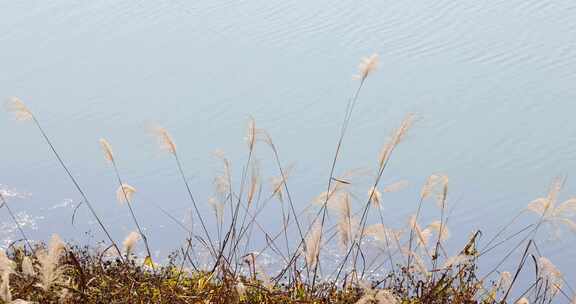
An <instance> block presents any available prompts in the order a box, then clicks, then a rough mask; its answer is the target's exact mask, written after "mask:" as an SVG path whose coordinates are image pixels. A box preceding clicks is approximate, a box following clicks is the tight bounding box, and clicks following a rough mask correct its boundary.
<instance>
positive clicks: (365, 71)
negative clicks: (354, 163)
mask: <svg viewBox="0 0 576 304" xmlns="http://www.w3.org/2000/svg"><path fill="white" fill-rule="evenodd" d="M377 66H378V55H376V54H374V55H372V56H370V57H368V58H364V59H362V61H361V63H360V65H359V72H360V75H358V78H359V79H360V83H359V84H358V87H357V88H356V91H354V94H353V95H352V98H350V99H349V100H348V103H347V105H346V111H345V113H344V120H343V122H342V127H341V129H340V136H339V138H338V142H337V144H336V150H335V152H334V157H333V158H332V165H331V167H330V177H329V178H328V185H327V187H326V193H330V189H331V188H332V181H333V178H334V172H335V170H336V162H337V161H338V158H339V156H340V149H341V148H342V143H343V142H344V136H345V135H346V131H347V130H348V126H349V125H350V122H351V121H352V113H353V112H354V108H355V107H356V103H357V102H358V96H359V95H360V91H361V90H362V87H363V86H364V82H365V81H366V78H367V77H368V75H369V74H371V73H372V72H373V71H374V70H376V67H377ZM328 199H329V196H328V195H327V196H326V201H325V202H324V204H323V205H322V207H321V208H320V210H319V212H318V213H317V214H316V216H315V218H314V220H313V221H312V225H314V223H316V219H317V218H318V217H319V216H320V214H321V215H322V217H321V220H320V237H322V229H323V228H324V222H325V220H326V210H327V204H328ZM368 204H370V202H368ZM362 220H363V218H362V219H361V220H360V224H361V225H362ZM364 228H365V227H364V226H362V229H364ZM310 229H312V226H310V227H309V229H308V230H309V231H310ZM362 233H363V232H361V233H360V239H362ZM304 250H306V248H304ZM348 256H349V254H346V259H347V258H348ZM345 263H346V261H344V262H343V263H342V267H344V264H345ZM317 274H318V265H317V264H316V265H315V266H314V271H313V277H312V287H314V285H315V283H316V276H317ZM338 274H340V271H339V272H338Z"/></svg>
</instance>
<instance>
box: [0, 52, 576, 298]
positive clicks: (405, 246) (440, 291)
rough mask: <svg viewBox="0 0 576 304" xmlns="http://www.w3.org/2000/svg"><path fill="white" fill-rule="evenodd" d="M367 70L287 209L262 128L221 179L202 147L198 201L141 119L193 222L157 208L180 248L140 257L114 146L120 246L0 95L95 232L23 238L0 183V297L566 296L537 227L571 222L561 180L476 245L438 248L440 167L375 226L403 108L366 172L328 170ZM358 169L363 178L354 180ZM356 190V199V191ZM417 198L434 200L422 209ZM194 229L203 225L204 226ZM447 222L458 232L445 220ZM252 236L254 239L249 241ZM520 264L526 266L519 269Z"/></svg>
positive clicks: (19, 109)
mask: <svg viewBox="0 0 576 304" xmlns="http://www.w3.org/2000/svg"><path fill="white" fill-rule="evenodd" d="M377 66H378V55H372V56H370V57H367V58H365V59H363V60H362V62H361V64H360V66H359V75H358V79H359V80H360V81H359V83H358V86H357V88H356V90H355V91H354V94H353V95H352V97H351V98H350V99H349V101H348V104H347V107H346V112H345V116H344V120H343V122H342V127H341V129H340V134H339V137H338V142H337V144H336V148H335V151H334V155H333V157H332V159H331V167H330V174H329V176H328V179H327V181H326V188H323V189H321V193H320V195H319V196H318V197H316V198H315V199H314V200H313V201H312V202H311V203H310V204H308V205H307V206H305V207H304V208H302V209H301V210H297V207H301V206H297V205H296V204H295V203H294V200H293V196H292V189H291V187H290V186H289V182H290V179H289V176H291V174H290V173H291V172H292V167H290V166H285V164H284V163H283V162H282V160H281V158H280V152H279V149H278V147H277V146H276V145H275V143H274V142H273V140H272V136H271V135H270V134H269V133H268V132H266V131H265V130H263V129H260V128H258V127H257V126H256V121H255V120H254V119H253V118H250V119H249V121H248V132H247V135H246V137H245V140H246V143H247V157H246V158H245V163H243V164H241V166H240V167H241V171H239V172H238V174H234V175H233V174H232V163H231V161H230V160H229V159H228V158H226V157H225V156H224V154H223V153H222V152H218V153H216V154H215V155H216V157H217V158H218V160H219V161H221V162H222V164H223V170H222V172H220V174H218V175H217V177H216V178H215V179H214V190H213V196H211V197H210V198H206V199H203V200H202V201H199V200H197V199H196V196H195V194H194V190H195V189H194V185H193V184H192V183H191V182H190V181H189V180H188V179H187V178H186V174H185V172H184V165H183V163H182V162H181V159H180V157H179V152H180V151H178V150H177V149H176V144H175V143H174V140H173V137H172V136H171V135H170V133H168V131H167V130H166V129H164V128H162V127H159V126H154V127H151V128H150V131H151V133H152V134H153V135H154V136H155V137H156V139H157V140H158V142H159V144H160V148H161V149H163V150H165V151H167V152H168V153H167V154H168V155H169V156H170V157H171V158H173V160H174V164H175V167H176V168H175V169H177V171H178V173H179V177H178V178H180V179H181V181H182V184H183V187H185V190H186V194H187V197H186V199H187V200H189V201H190V203H191V206H192V207H193V213H192V212H191V215H190V216H191V221H192V222H194V223H198V224H199V225H200V227H201V228H202V229H198V230H197V229H193V228H194V227H187V226H186V225H184V224H183V223H181V222H180V221H179V220H177V219H176V218H175V217H174V216H172V215H171V214H170V213H168V212H167V211H165V210H164V209H162V208H160V207H158V208H159V209H160V210H161V211H162V212H163V213H164V214H165V215H166V216H167V217H168V218H169V219H171V220H172V221H173V222H174V223H175V224H176V225H178V226H179V227H181V228H182V229H183V230H184V231H185V233H186V234H185V235H183V242H182V246H181V247H180V248H178V249H177V250H176V251H175V252H174V253H173V254H171V255H170V256H169V257H168V259H167V260H166V261H164V262H162V263H159V261H156V262H155V261H152V254H151V249H150V244H149V241H148V238H147V236H146V234H145V233H144V231H146V230H145V229H144V227H145V226H143V224H141V223H142V221H141V219H139V218H138V217H137V214H136V210H135V209H134V207H133V201H134V199H135V193H136V188H135V187H133V186H131V185H129V184H128V183H126V182H125V181H124V179H123V178H122V175H121V174H120V172H121V171H120V169H119V160H120V158H119V156H120V154H115V153H114V152H113V149H112V145H111V144H110V143H109V142H108V141H107V140H106V139H100V141H99V143H100V146H101V148H102V150H103V153H104V159H105V160H106V162H107V163H108V164H109V165H110V166H111V168H112V169H113V174H114V175H113V177H114V179H115V180H116V181H117V189H116V191H115V196H116V200H118V201H119V202H120V203H121V205H122V207H126V208H127V209H128V211H129V214H130V217H131V219H132V222H133V224H134V227H135V229H134V231H132V232H130V233H129V234H128V235H127V236H125V239H124V241H123V242H122V243H121V245H122V246H123V250H121V249H120V247H119V246H118V245H117V243H116V241H115V238H114V237H113V236H112V235H111V234H110V233H109V231H108V228H107V226H106V225H105V223H104V219H102V218H100V217H99V216H98V214H97V212H96V210H95V209H94V208H93V205H92V204H91V203H90V201H89V200H88V197H87V196H86V194H85V192H84V189H83V188H82V187H81V186H80V183H79V181H78V180H77V179H76V178H75V177H74V175H73V174H72V172H71V171H70V169H69V167H68V166H67V165H66V163H65V162H64V160H63V158H62V157H61V155H60V154H59V153H58V152H57V150H56V148H55V147H54V145H53V144H52V141H51V140H50V139H49V137H48V136H47V134H46V132H45V131H44V129H43V128H42V127H41V125H40V123H39V121H38V120H37V117H36V116H34V115H33V114H32V112H31V111H30V109H29V108H28V107H27V106H26V105H25V104H24V103H23V102H22V101H21V100H19V99H17V98H12V99H10V100H9V101H8V103H7V109H8V110H9V111H10V112H12V113H14V115H15V117H16V118H17V119H18V120H31V121H32V122H33V123H34V124H35V125H36V127H37V128H38V130H39V131H40V133H41V135H42V138H43V139H44V140H45V142H46V143H47V144H48V146H49V147H50V150H51V152H52V153H53V154H54V156H55V157H56V159H57V161H58V163H59V164H60V165H61V167H62V168H63V169H64V171H65V172H66V174H67V176H68V177H69V178H70V180H71V181H72V184H73V185H74V187H75V189H76V190H77V191H78V193H79V194H80V196H81V198H82V202H83V203H82V204H83V205H82V206H86V207H88V208H89V210H90V212H91V214H92V216H93V217H94V219H95V220H96V221H97V223H98V225H99V228H100V230H101V231H102V232H104V234H105V235H106V237H107V242H106V243H105V244H102V247H98V248H88V247H80V246H76V245H67V244H65V243H64V242H63V241H62V240H61V239H60V238H59V237H58V236H57V235H54V236H53V237H52V239H51V240H50V242H49V243H48V245H47V246H45V245H43V244H39V243H34V242H32V241H31V240H29V239H28V237H27V236H26V233H25V231H24V229H22V227H21V226H20V225H19V222H18V220H17V218H16V217H15V216H14V213H13V212H12V210H11V209H10V207H9V202H8V200H7V198H5V197H4V196H2V193H1V192H0V203H1V205H0V208H5V209H6V210H7V211H8V213H9V214H10V216H11V218H12V220H13V221H14V223H15V225H16V226H17V227H18V229H19V232H20V234H21V236H22V243H18V242H17V243H16V244H13V245H12V246H11V247H10V248H8V250H7V251H6V252H5V251H2V250H0V303H80V302H81V303H359V304H368V303H379V304H436V303H438V304H444V303H456V304H468V303H482V304H496V303H550V302H551V301H556V300H557V299H565V300H570V298H571V297H573V295H571V294H570V292H571V291H572V290H573V289H571V287H570V286H569V285H568V284H567V283H566V280H565V277H564V274H563V273H562V272H560V270H559V269H558V267H556V266H555V265H554V264H553V262H552V261H551V260H550V259H548V258H546V257H544V256H543V255H542V254H541V251H540V250H539V248H538V236H539V235H538V232H539V231H540V230H542V229H544V228H543V227H547V226H551V227H553V228H554V232H556V233H558V231H557V229H556V228H557V227H558V226H559V225H563V226H567V227H569V228H572V229H573V230H576V224H575V222H574V221H573V217H574V216H575V215H576V199H574V198H571V199H568V200H565V201H564V202H562V203H560V204H557V201H558V197H559V196H560V192H561V190H562V186H563V184H564V182H565V180H564V179H557V180H556V181H554V182H553V183H552V186H551V187H550V190H549V191H548V193H547V194H546V195H545V196H544V197H541V198H538V199H536V200H534V201H532V202H531V203H529V204H528V206H527V208H526V209H525V210H522V211H521V212H520V213H519V215H518V216H516V217H514V218H513V219H512V220H511V221H510V223H508V224H506V225H504V226H503V227H502V228H501V229H500V230H499V231H498V232H497V233H496V234H495V235H494V236H493V237H492V238H491V239H489V241H488V242H484V243H481V242H480V241H481V240H480V236H481V233H480V231H477V232H474V233H473V234H472V235H471V236H470V237H469V238H468V241H467V242H466V243H465V244H464V247H463V248H462V249H461V250H459V251H457V252H450V250H449V249H450V248H451V247H449V246H448V244H447V242H448V240H449V239H450V236H451V232H450V229H449V223H450V221H449V220H450V214H451V213H450V212H448V207H449V206H452V204H451V201H450V200H451V196H450V195H449V194H450V191H449V190H450V187H451V186H450V183H449V178H448V177H447V176H446V175H444V174H441V173H436V174H432V175H430V176H429V177H428V179H427V180H426V182H425V183H424V185H423V186H422V189H421V191H420V193H419V194H418V193H416V194H415V195H414V197H415V204H414V206H415V208H414V209H415V212H413V215H411V216H409V217H408V219H407V221H406V223H405V224H404V225H400V226H399V227H393V226H391V225H389V224H388V222H387V217H388V214H389V213H393V212H395V211H394V208H395V207H396V206H395V205H394V204H393V203H388V201H387V199H388V197H387V196H388V195H389V193H390V192H395V191H399V190H401V189H402V188H404V187H405V185H406V182H405V181H400V182H395V183H389V184H387V185H382V184H383V181H382V180H383V179H386V180H387V179H388V176H386V174H387V172H386V168H387V166H388V163H389V162H390V161H392V159H393V155H394V154H395V152H396V151H397V150H398V149H399V146H400V144H401V143H403V142H404V141H405V138H406V136H407V135H408V132H409V131H410V129H411V127H412V125H413V124H414V123H415V121H416V116H415V115H414V114H408V115H407V116H406V117H405V118H404V119H403V120H402V121H401V122H400V124H399V126H398V127H397V128H396V129H394V130H393V131H392V132H391V135H390V137H389V139H388V140H387V142H386V143H385V144H384V145H383V146H382V148H381V150H380V153H379V155H377V157H375V158H376V159H377V164H374V167H375V168H373V170H368V171H370V172H372V171H375V174H374V173H373V174H358V173H359V172H363V171H366V170H345V171H344V173H342V174H340V172H338V171H339V170H340V168H338V160H339V159H340V157H341V155H340V154H341V148H342V145H343V143H344V139H345V135H346V133H347V130H348V128H349V127H350V126H351V122H352V115H353V112H354V109H355V107H356V104H357V102H358V100H359V96H360V92H361V91H362V88H363V87H364V85H365V84H366V82H367V79H368V78H369V76H370V75H372V74H373V73H374V72H375V71H376V68H377ZM262 144H264V145H262ZM262 146H264V148H265V149H266V151H268V152H271V154H270V155H271V156H270V157H271V159H272V160H273V166H274V168H273V169H274V170H275V172H274V173H273V174H271V175H272V176H274V177H271V178H269V180H270V184H271V186H270V187H266V186H264V185H263V180H266V179H265V178H264V176H262V172H261V171H260V162H259V160H257V159H255V156H254V153H255V151H256V150H257V149H262V148H263V147H262ZM235 173H236V172H235ZM358 175H363V176H368V177H369V178H371V180H370V181H369V182H368V183H363V182H357V181H356V177H357V176H358ZM233 177H234V178H236V179H233ZM359 189H361V190H360V193H362V194H361V195H357V193H358V191H359ZM366 189H368V191H367V194H366ZM322 190H323V191H322ZM111 192H112V191H111ZM319 192H320V191H319ZM203 194H206V193H203ZM208 194H209V193H208ZM111 196H112V195H111ZM207 197H208V195H207ZM174 199H177V198H174ZM429 201H435V202H436V204H435V205H436V206H434V204H430V203H429ZM200 202H204V203H206V202H207V204H208V205H209V208H210V209H211V210H212V211H213V213H214V219H215V223H216V224H215V225H212V226H209V225H207V224H206V221H207V220H208V218H209V217H207V216H205V215H203V214H202V213H201V212H200V208H199V207H198V206H199V203H200ZM278 202H279V203H278ZM268 204H275V205H273V207H274V208H275V210H278V209H280V210H278V212H277V213H278V214H277V216H278V221H277V222H278V223H279V224H278V225H277V226H276V227H272V228H269V227H266V226H265V225H263V224H262V223H261V221H260V220H261V217H262V214H261V212H263V210H265V208H266V207H267V206H268ZM136 206H138V205H136ZM228 207H229V208H228ZM425 209H431V211H430V214H433V215H434V219H423V218H422V214H423V211H424V210H425ZM525 211H529V212H525ZM528 214H536V215H537V218H536V219H535V220H534V219H532V218H531V219H528V218H526V220H527V221H530V224H529V225H528V226H524V227H519V226H518V225H517V223H518V221H519V219H520V218H521V217H522V216H524V215H528ZM271 215H276V214H271ZM267 216H270V215H267ZM424 220H426V222H424ZM208 227H215V229H214V230H216V235H214V231H213V230H209V229H208ZM450 228H452V231H458V230H457V229H453V228H454V227H452V224H451V223H450ZM257 237H259V238H260V239H263V240H265V242H264V243H265V244H262V242H255V241H254V239H255V238H257ZM140 240H141V241H142V243H143V245H144V247H145V253H143V254H142V253H140V252H138V250H137V248H138V244H139V241H140ZM511 242H516V243H515V245H511V246H510V248H509V250H508V252H507V253H506V254H505V255H504V256H502V257H496V258H497V259H498V260H499V263H498V264H497V266H496V267H495V268H494V269H491V270H490V269H487V271H482V272H480V271H479V270H478V262H479V260H480V259H481V258H482V257H484V256H485V255H486V254H488V253H494V251H493V249H494V248H497V247H500V248H503V247H505V245H508V244H510V243H511ZM21 245H25V246H21ZM333 246H335V247H339V249H340V250H339V251H338V252H339V253H338V254H332V255H328V253H330V252H331V249H333V248H332V247H333ZM102 248H103V249H102ZM266 257H273V258H274V264H275V266H277V267H276V268H278V269H277V270H276V271H274V272H268V271H266V265H265V264H264V263H263V262H262V261H263V259H264V258H266ZM510 257H516V258H517V259H518V264H517V266H516V267H515V268H512V269H503V265H504V262H506V261H507V260H509V258H510ZM530 264H532V265H533V266H534V267H528V266H529V265H530ZM530 269H534V271H532V273H531V272H530ZM479 273H482V274H483V276H479ZM520 276H524V277H526V278H529V279H528V280H529V281H530V282H529V284H528V285H520V283H519V280H518V278H519V277H520ZM572 301H573V302H574V299H572Z"/></svg>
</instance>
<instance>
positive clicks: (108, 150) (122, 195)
mask: <svg viewBox="0 0 576 304" xmlns="http://www.w3.org/2000/svg"><path fill="white" fill-rule="evenodd" d="M99 142H100V146H101V147H102V151H103V152H104V158H105V159H106V161H107V162H109V163H110V164H112V168H113V170H114V174H115V175H116V180H117V182H118V189H117V190H116V200H117V201H118V202H119V203H120V204H124V203H126V206H128V210H129V212H130V216H131V217H132V221H133V222H134V225H135V226H136V229H138V233H140V236H141V237H142V241H143V242H144V246H145V247H146V254H147V259H150V261H152V252H151V250H150V244H149V243H148V237H147V236H146V235H145V234H144V231H143V230H142V227H141V226H140V223H139V222H138V219H137V218H136V214H135V213H134V208H132V196H133V195H134V193H135V192H136V188H134V187H132V186H130V185H128V184H126V183H124V181H123V180H122V177H121V176H120V170H118V165H117V163H116V158H114V152H113V150H112V145H111V144H110V143H109V142H108V141H107V140H106V139H104V138H101V139H100V141H99ZM151 265H152V268H154V263H153V262H152V263H151Z"/></svg>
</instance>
